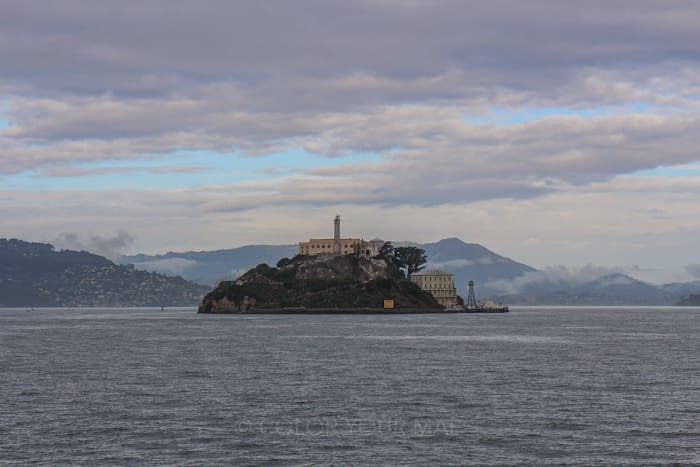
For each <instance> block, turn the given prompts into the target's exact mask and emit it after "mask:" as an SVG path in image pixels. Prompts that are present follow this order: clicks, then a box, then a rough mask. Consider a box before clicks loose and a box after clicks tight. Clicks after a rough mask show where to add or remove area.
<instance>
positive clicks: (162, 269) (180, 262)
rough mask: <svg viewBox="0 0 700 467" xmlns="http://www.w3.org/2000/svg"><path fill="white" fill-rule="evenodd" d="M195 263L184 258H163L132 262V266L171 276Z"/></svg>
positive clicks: (180, 272)
mask: <svg viewBox="0 0 700 467" xmlns="http://www.w3.org/2000/svg"><path fill="white" fill-rule="evenodd" d="M195 265H197V261H194V260H191V259H186V258H163V259H155V260H152V261H141V262H138V263H134V266H136V267H137V268H138V269H145V270H146V271H153V272H159V273H161V274H168V275H172V276H178V275H181V274H182V273H183V271H184V270H185V269H187V268H189V267H192V266H195Z"/></svg>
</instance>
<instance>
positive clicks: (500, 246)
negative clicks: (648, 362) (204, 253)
mask: <svg viewBox="0 0 700 467" xmlns="http://www.w3.org/2000/svg"><path fill="white" fill-rule="evenodd" d="M698 24H700V5H699V4H698V3H697V2H696V1H690V0H689V1H685V0H666V1H663V2H659V1H647V0H617V1H609V0H606V1H596V0H591V1H587V2H562V1H560V0H531V1H528V2H523V1H521V0H488V1H470V2H464V1H448V0H445V1H441V0H435V1H422V0H355V1H353V2H345V1H332V0H298V1H294V2H290V1H285V0H280V1H266V2H259V1H201V2H191V1H176V0H151V1H128V0H119V1H103V2H92V1H79V0H54V1H51V2H26V1H23V0H22V1H13V0H0V219H1V221H0V222H1V223H0V225H2V228H1V229H0V237H8V238H21V239H24V240H31V241H46V242H51V243H54V244H55V245H56V246H57V247H65V248H68V247H77V246H85V247H86V248H91V249H92V250H94V251H96V252H100V253H105V254H110V255H117V254H126V253H164V252H167V251H185V250H212V249H219V248H233V247H237V246H242V245H247V244H291V243H296V242H298V241H301V240H305V239H308V238H309V237H323V236H330V235H331V233H332V221H333V217H334V216H335V215H336V214H340V215H341V217H342V220H343V236H348V237H350V236H352V237H363V238H367V239H369V238H376V237H379V238H382V239H386V240H394V241H403V240H410V241H417V242H432V241H437V240H439V239H442V238H447V237H458V238H461V239H462V240H464V241H466V242H470V243H479V244H482V245H484V246H486V247H487V248H489V249H491V250H493V251H495V252H497V253H499V254H502V255H504V256H508V257H510V258H512V259H514V260H516V261H520V262H523V263H526V264H528V265H531V266H534V267H537V268H548V267H550V268H551V267H560V265H564V266H565V267H568V268H573V269H576V268H589V269H590V268H592V267H595V268H610V269H611V270H613V269H614V270H621V271H625V272H627V273H629V274H630V275H632V276H634V277H637V278H639V279H642V280H647V281H651V282H656V283H661V282H671V281H682V280H683V281H684V280H692V279H700V266H699V265H700V248H698V243H699V239H700V28H699V27H698Z"/></svg>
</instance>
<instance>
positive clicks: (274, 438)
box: [0, 308, 700, 465]
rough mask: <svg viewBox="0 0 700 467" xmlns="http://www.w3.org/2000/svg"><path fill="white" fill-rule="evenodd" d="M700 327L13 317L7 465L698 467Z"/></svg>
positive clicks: (558, 315)
mask: <svg viewBox="0 0 700 467" xmlns="http://www.w3.org/2000/svg"><path fill="white" fill-rule="evenodd" d="M699 323H700V309H697V308H693V309H678V308H647V309H635V308H626V309H609V308H608V309H605V308H589V309H574V308H570V309H554V308H552V309H523V308H516V309H515V310H513V311H512V312H511V313H509V314H504V315H453V314H445V315H395V316H391V315H384V316H361V315H354V316H353V315H343V316H307V315H304V316H252V315H248V316H235V315H228V316H212V315H197V314H195V313H194V310H192V309H176V310H165V311H160V310H154V309H109V310H108V309H52V310H43V309H42V310H35V311H34V312H31V313H28V312H25V311H24V310H8V309H5V310H1V311H0V352H1V353H2V358H0V398H1V400H2V401H3V404H1V405H0V464H2V465H15V464H18V465H19V464H38V465H65V464H86V465H110V464H120V465H124V464H127V465H128V464H148V465H174V464H177V465H211V464H215V465H221V464H235V465H244V464H270V465H298V464H307V463H313V464H370V463H371V464H392V465H396V464H403V463H406V464H410V463H414V464H421V465H438V464H465V465H503V464H506V465H508V464H529V465H547V464H552V465H613V464H614V465H653V464H669V463H674V462H675V463H680V464H684V465H685V464H697V463H700V447H699V446H700V421H699V420H700V357H699V356H700V337H699V335H700V333H699V331H700V324H699Z"/></svg>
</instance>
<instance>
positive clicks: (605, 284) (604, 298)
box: [495, 274, 680, 306]
mask: <svg viewBox="0 0 700 467" xmlns="http://www.w3.org/2000/svg"><path fill="white" fill-rule="evenodd" d="M675 286H676V287H675V288H676V289H679V287H678V286H679V284H676V285H675ZM665 287H666V288H664V286H661V287H660V286H656V285H653V284H649V283H646V282H642V281H640V280H637V279H635V278H633V277H630V276H627V275H625V274H608V275H605V276H603V277H600V278H597V279H595V280H592V281H588V282H585V283H576V282H573V281H564V282H557V283H551V282H549V281H547V280H543V281H540V282H532V283H529V284H528V285H527V287H526V288H525V289H524V290H522V291H521V292H519V293H516V294H507V295H500V296H497V297H495V298H496V300H499V301H503V302H507V303H518V304H522V305H572V306H575V305H610V306H616V305H640V306H659V305H673V304H675V303H676V302H677V301H678V300H679V298H680V295H679V294H678V293H677V292H673V291H672V290H673V289H674V287H673V286H672V285H669V286H665Z"/></svg>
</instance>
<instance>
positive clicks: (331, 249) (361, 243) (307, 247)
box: [299, 216, 381, 258]
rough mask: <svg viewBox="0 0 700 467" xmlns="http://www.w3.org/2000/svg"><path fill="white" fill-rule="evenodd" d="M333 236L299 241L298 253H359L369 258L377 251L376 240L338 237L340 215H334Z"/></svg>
mask: <svg viewBox="0 0 700 467" xmlns="http://www.w3.org/2000/svg"><path fill="white" fill-rule="evenodd" d="M333 224H334V236H333V238H312V239H310V240H309V241H308V242H299V254H300V255H310V256H315V255H350V254H353V253H359V254H360V256H363V257H365V258H371V257H373V256H376V255H377V253H379V248H380V247H381V245H379V246H378V244H377V243H376V242H368V241H366V240H363V239H361V238H340V216H335V219H334V221H333Z"/></svg>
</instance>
